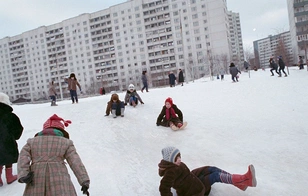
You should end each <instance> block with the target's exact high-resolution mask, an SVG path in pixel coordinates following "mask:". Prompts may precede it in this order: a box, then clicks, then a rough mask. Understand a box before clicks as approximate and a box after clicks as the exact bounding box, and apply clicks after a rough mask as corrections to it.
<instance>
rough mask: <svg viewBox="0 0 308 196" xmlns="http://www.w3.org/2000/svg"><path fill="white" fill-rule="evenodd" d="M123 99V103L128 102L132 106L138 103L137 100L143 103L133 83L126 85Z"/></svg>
mask: <svg viewBox="0 0 308 196" xmlns="http://www.w3.org/2000/svg"><path fill="white" fill-rule="evenodd" d="M124 101H125V105H127V104H129V105H131V106H134V107H136V106H137V105H138V102H139V101H140V103H141V104H144V103H143V101H142V99H141V97H140V96H139V94H138V93H137V91H136V89H135V86H134V85H133V84H130V85H129V86H128V90H127V91H126V94H125V98H124Z"/></svg>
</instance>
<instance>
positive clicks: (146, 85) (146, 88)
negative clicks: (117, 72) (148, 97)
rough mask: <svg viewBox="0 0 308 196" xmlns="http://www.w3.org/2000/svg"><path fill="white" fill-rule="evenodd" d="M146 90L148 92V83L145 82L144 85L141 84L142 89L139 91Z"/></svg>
mask: <svg viewBox="0 0 308 196" xmlns="http://www.w3.org/2000/svg"><path fill="white" fill-rule="evenodd" d="M144 89H145V90H146V91H148V83H147V82H145V83H143V87H142V89H141V90H144Z"/></svg>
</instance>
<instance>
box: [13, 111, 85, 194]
mask: <svg viewBox="0 0 308 196" xmlns="http://www.w3.org/2000/svg"><path fill="white" fill-rule="evenodd" d="M70 123H71V121H70V120H63V119H62V118H60V117H59V116H57V115H56V114H54V115H53V116H51V117H50V118H49V119H48V120H47V121H46V122H45V123H44V125H43V130H42V131H40V132H38V133H37V134H35V136H34V138H30V139H28V140H27V143H26V144H25V145H24V147H23V148H22V150H21V151H20V154H19V158H18V163H17V168H18V182H20V183H26V187H25V191H24V194H23V195H60V194H61V195H77V194H76V191H75V188H74V185H73V183H72V181H71V178H70V175H69V173H68V170H67V167H66V163H65V160H66V161H67V163H68V165H69V166H70V168H71V169H72V170H73V172H74V174H75V176H76V178H77V180H78V182H79V184H80V186H81V191H82V192H83V194H87V195H89V192H88V189H89V184H90V179H89V176H88V173H87V171H86V168H85V166H84V165H83V163H82V161H81V159H80V157H79V155H78V153H77V151H76V148H75V146H74V144H73V141H72V140H70V139H69V134H68V132H66V131H65V129H64V128H65V127H67V126H68V125H69V124H70Z"/></svg>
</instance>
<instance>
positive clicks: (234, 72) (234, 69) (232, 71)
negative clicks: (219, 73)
mask: <svg viewBox="0 0 308 196" xmlns="http://www.w3.org/2000/svg"><path fill="white" fill-rule="evenodd" d="M229 71H230V74H231V75H232V76H233V77H235V76H236V75H237V74H238V73H241V71H240V70H238V68H237V67H235V66H234V67H230V69H229Z"/></svg>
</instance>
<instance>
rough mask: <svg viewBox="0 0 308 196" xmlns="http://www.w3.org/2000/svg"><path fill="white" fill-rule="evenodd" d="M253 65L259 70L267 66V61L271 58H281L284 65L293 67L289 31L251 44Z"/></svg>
mask: <svg viewBox="0 0 308 196" xmlns="http://www.w3.org/2000/svg"><path fill="white" fill-rule="evenodd" d="M253 47H254V54H255V61H256V62H255V64H256V65H259V66H260V68H265V67H268V66H269V59H270V58H271V57H272V56H273V57H275V60H276V58H277V56H282V57H283V60H284V62H285V63H286V65H289V66H290V65H293V62H294V58H293V50H292V43H291V34H290V31H286V32H283V33H280V34H277V35H270V36H268V37H266V38H263V39H260V40H256V41H254V42H253Z"/></svg>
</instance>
